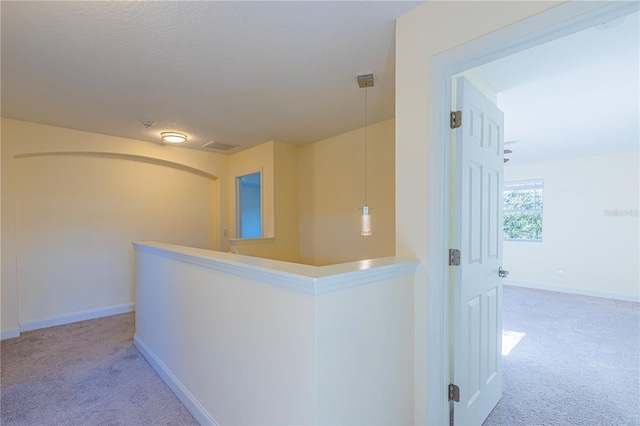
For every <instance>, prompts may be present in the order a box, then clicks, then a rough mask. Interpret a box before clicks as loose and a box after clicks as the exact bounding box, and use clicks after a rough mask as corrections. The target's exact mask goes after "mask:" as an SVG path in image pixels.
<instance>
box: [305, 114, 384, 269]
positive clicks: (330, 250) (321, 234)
mask: <svg viewBox="0 0 640 426" xmlns="http://www.w3.org/2000/svg"><path fill="white" fill-rule="evenodd" d="M394 132H395V128H394V120H387V121H384V122H381V123H377V124H373V125H370V126H368V162H369V163H368V200H367V201H368V205H369V208H370V215H371V224H372V225H371V226H372V231H373V235H371V236H368V237H363V236H361V235H360V215H361V210H360V209H361V208H362V206H363V204H364V201H365V181H364V176H365V172H364V158H365V151H364V128H361V129H357V130H354V131H351V132H348V133H344V134H342V135H338V136H334V137H332V138H328V139H324V140H321V141H318V142H315V143H312V144H309V145H304V146H302V147H300V260H301V262H303V263H308V264H313V265H327V264H332V263H343V262H349V261H353V260H361V259H368V258H375V257H385V256H393V255H394V254H395V248H394V240H395V233H394V223H395V209H394V197H395V194H394V191H395V189H394V182H395V177H394V174H395V161H394V159H395V155H394V146H395V138H394Z"/></svg>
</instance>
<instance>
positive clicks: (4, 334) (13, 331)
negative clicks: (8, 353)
mask: <svg viewBox="0 0 640 426" xmlns="http://www.w3.org/2000/svg"><path fill="white" fill-rule="evenodd" d="M14 337H20V327H9V328H3V329H2V330H0V340H6V339H13V338H14Z"/></svg>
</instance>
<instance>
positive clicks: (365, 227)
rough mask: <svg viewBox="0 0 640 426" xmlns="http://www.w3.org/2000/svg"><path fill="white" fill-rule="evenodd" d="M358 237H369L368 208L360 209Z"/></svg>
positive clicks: (369, 219)
mask: <svg viewBox="0 0 640 426" xmlns="http://www.w3.org/2000/svg"><path fill="white" fill-rule="evenodd" d="M360 235H365V236H367V235H371V216H369V207H367V206H364V207H362V219H361V221H360Z"/></svg>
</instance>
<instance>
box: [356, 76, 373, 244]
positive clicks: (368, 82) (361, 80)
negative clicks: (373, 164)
mask: <svg viewBox="0 0 640 426" xmlns="http://www.w3.org/2000/svg"><path fill="white" fill-rule="evenodd" d="M358 87H360V88H361V89H364V206H363V207H362V218H361V220H360V235H365V236H368V235H371V216H369V206H368V205H367V195H368V194H367V193H368V186H367V180H368V173H367V172H368V170H367V166H368V158H367V157H368V148H369V146H368V143H369V141H368V139H367V124H368V123H367V118H368V117H367V88H368V87H373V74H360V75H358Z"/></svg>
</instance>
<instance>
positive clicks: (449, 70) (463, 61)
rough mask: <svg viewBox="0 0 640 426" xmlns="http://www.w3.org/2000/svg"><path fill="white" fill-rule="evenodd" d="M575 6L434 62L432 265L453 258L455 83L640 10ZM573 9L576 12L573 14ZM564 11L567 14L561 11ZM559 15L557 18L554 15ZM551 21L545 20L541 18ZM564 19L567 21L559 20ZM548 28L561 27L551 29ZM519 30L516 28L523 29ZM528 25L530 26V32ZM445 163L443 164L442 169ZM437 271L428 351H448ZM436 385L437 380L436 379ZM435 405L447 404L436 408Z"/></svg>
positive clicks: (442, 276) (445, 298)
mask: <svg viewBox="0 0 640 426" xmlns="http://www.w3.org/2000/svg"><path fill="white" fill-rule="evenodd" d="M574 6H575V5H573V6H572V5H566V7H564V8H563V7H562V6H561V7H558V8H556V9H557V10H552V11H550V12H548V13H550V14H551V15H552V16H555V18H556V19H551V20H549V19H546V18H545V17H543V16H536V17H534V18H531V19H529V20H527V23H526V24H522V25H521V27H520V30H522V29H523V28H524V31H517V32H516V33H518V34H520V36H519V37H517V38H514V37H511V38H509V34H513V32H514V31H513V28H511V30H509V29H505V30H503V31H499V32H498V33H494V34H492V35H491V37H488V38H484V39H479V40H476V41H474V42H471V43H468V44H467V45H464V46H461V47H459V48H457V49H454V50H452V51H449V52H445V53H443V54H441V55H439V56H437V57H434V58H433V59H432V61H431V64H430V70H431V75H430V104H431V105H432V107H431V111H432V116H431V117H430V122H431V127H430V133H429V137H430V140H431V141H434V142H433V143H431V144H430V146H429V166H430V167H429V170H428V179H429V182H430V183H429V192H428V198H429V199H430V201H429V202H431V203H432V204H433V205H437V206H439V209H440V211H439V213H438V214H437V215H436V217H432V218H431V219H430V220H429V224H428V232H430V235H431V236H432V240H433V241H432V242H431V244H430V247H432V248H434V247H438V248H439V250H437V252H434V251H433V250H430V252H429V253H428V255H427V264H429V265H443V264H442V263H441V262H439V260H440V259H442V258H446V257H447V252H448V249H449V241H448V238H447V237H448V235H447V232H443V231H442V230H448V229H450V221H449V218H448V210H449V201H448V196H449V194H450V193H451V188H450V187H449V183H448V181H447V179H446V177H448V176H449V173H450V171H449V164H450V159H451V157H450V153H449V152H448V151H447V149H446V146H447V145H446V141H448V138H449V129H448V122H446V123H447V125H445V124H444V123H445V120H444V118H445V117H447V116H448V115H449V111H450V110H451V99H450V96H449V95H448V94H449V93H450V92H451V77H452V76H453V75H455V74H458V73H460V72H463V71H465V70H469V69H471V68H474V67H476V66H478V65H481V64H485V63H488V62H490V61H493V60H495V59H498V58H502V57H506V56H509V55H511V54H514V53H517V52H520V51H524V50H526V49H528V48H530V47H534V46H537V45H540V44H542V43H545V42H547V41H550V40H556V39H559V38H561V37H563V36H565V35H568V34H572V33H575V32H577V31H580V30H582V29H585V28H589V27H593V26H594V25H596V24H599V23H602V22H603V21H610V20H612V19H615V18H618V17H621V16H624V15H628V14H630V13H632V12H635V11H637V4H636V5H631V4H629V3H626V4H611V3H608V4H604V5H602V6H598V7H596V8H591V9H587V10H586V11H585V9H580V8H579V7H577V6H575V7H574ZM572 7H573V9H572ZM560 9H562V11H560ZM553 14H555V15H553ZM541 15H545V14H541ZM558 15H560V17H561V18H562V19H557V18H558ZM548 22H555V24H551V25H549V24H548ZM518 25H520V24H517V25H515V26H513V27H517V26H518ZM527 25H528V26H527ZM436 163H439V164H436ZM435 268H436V269H437V271H434V270H433V269H432V270H431V273H430V282H431V283H438V284H434V285H429V286H428V292H429V294H428V296H431V297H429V305H428V306H429V307H428V309H429V310H430V315H431V316H432V317H436V318H441V319H442V328H441V329H440V330H439V332H438V333H432V334H431V335H429V336H428V342H427V345H428V346H430V347H436V348H442V347H445V348H446V347H447V345H446V344H444V343H445V342H447V341H448V339H449V336H450V335H451V332H450V330H451V326H452V324H450V322H449V318H450V307H449V306H450V305H449V303H450V296H449V293H448V291H447V288H446V287H444V288H443V287H442V286H443V285H444V284H441V283H447V284H448V283H449V272H448V267H447V266H436V267H435ZM436 358H437V359H438V360H440V361H441V363H442V364H441V367H443V368H442V369H441V370H440V371H442V376H439V377H438V378H437V379H438V380H440V383H441V384H442V387H443V388H446V387H447V385H448V383H447V381H448V376H449V371H450V358H451V354H450V353H449V352H448V350H445V354H444V356H442V358H440V357H436ZM432 379H434V377H432ZM435 404H441V405H440V406H439V407H434V405H435ZM429 407H431V408H432V409H434V411H435V412H438V413H443V414H442V416H443V418H442V421H443V422H446V421H447V420H448V419H446V418H445V413H448V401H446V397H444V396H443V397H442V398H439V399H438V400H436V401H429V402H428V410H429Z"/></svg>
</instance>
